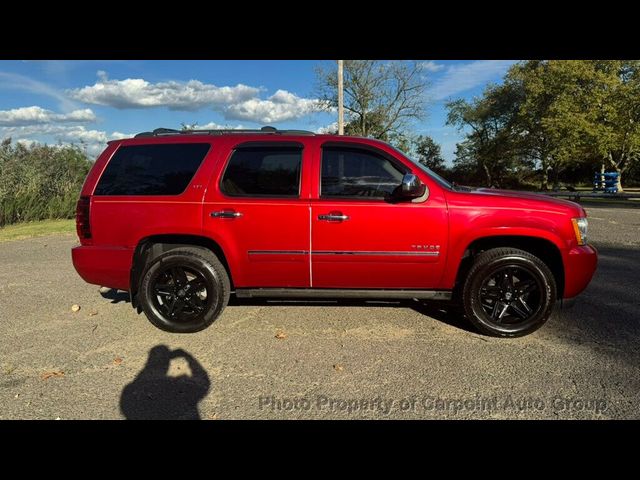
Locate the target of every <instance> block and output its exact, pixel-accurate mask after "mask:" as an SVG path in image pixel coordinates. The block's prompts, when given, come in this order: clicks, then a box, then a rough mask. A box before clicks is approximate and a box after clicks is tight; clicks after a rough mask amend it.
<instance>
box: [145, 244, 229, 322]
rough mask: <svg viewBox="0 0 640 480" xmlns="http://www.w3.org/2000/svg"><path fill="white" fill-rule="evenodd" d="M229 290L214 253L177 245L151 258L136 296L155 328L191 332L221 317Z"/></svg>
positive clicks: (222, 269) (227, 279)
mask: <svg viewBox="0 0 640 480" xmlns="http://www.w3.org/2000/svg"><path fill="white" fill-rule="evenodd" d="M180 272H182V273H180ZM230 291H231V286H230V282H229V276H228V275H227V271H226V270H225V268H224V266H223V265H222V263H221V262H220V260H218V257H216V255H215V254H213V253H212V252H211V251H210V250H207V249H205V248H200V247H179V248H176V249H173V250H169V251H168V252H166V253H164V254H162V255H160V256H158V257H156V258H155V259H153V260H152V262H151V263H150V265H149V267H148V268H147V270H146V271H145V273H144V275H143V276H142V279H141V281H140V289H139V298H140V305H141V307H142V309H143V311H144V313H145V315H146V316H147V318H148V319H149V321H150V322H151V323H152V324H153V325H155V326H156V327H158V328H160V329H162V330H165V331H167V332H173V333H194V332H199V331H200V330H204V329H205V328H207V327H208V326H209V325H211V324H212V323H213V322H214V321H215V320H216V319H217V318H218V317H219V316H220V314H221V313H222V310H224V308H225V307H226V306H227V303H228V302H229V294H230Z"/></svg>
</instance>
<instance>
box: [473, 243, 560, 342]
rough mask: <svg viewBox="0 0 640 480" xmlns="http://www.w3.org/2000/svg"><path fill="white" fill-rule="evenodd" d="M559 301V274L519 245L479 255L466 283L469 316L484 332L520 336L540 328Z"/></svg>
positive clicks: (500, 335) (503, 335)
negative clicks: (555, 276)
mask: <svg viewBox="0 0 640 480" xmlns="http://www.w3.org/2000/svg"><path fill="white" fill-rule="evenodd" d="M555 302H556V283H555V278H554V276H553V273H552V272H551V270H549V267H548V266H547V265H546V264H545V263H544V262H543V261H542V260H540V259H539V258H538V257H536V256H535V255H532V254H531V253H529V252H526V251H524V250H519V249H516V248H494V249H491V250H487V251H485V252H482V253H481V254H480V255H478V256H477V257H476V259H475V261H474V263H473V265H472V267H471V269H470V270H469V273H468V275H467V279H466V281H465V283H464V288H463V293H462V303H463V305H464V310H465V314H466V316H467V318H468V319H469V320H470V321H471V322H472V323H473V324H474V325H475V326H476V327H477V328H478V329H479V330H480V331H481V332H483V333H486V334H489V335H494V336H499V337H519V336H522V335H527V334H528V333H531V332H533V331H535V330H537V329H538V328H540V327H541V326H542V325H544V323H545V322H546V321H547V320H548V318H549V317H550V316H551V313H552V311H553V306H554V304H555Z"/></svg>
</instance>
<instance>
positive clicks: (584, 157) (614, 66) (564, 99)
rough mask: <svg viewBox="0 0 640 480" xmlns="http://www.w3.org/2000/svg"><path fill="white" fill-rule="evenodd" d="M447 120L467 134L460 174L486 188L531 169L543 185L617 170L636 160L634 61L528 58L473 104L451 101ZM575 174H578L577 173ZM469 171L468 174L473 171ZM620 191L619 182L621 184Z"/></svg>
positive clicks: (638, 119) (638, 123) (638, 125)
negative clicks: (596, 171)
mask: <svg viewBox="0 0 640 480" xmlns="http://www.w3.org/2000/svg"><path fill="white" fill-rule="evenodd" d="M448 107H449V123H450V124H453V125H456V126H458V127H459V128H460V129H461V130H463V131H465V132H466V133H467V136H466V139H465V141H464V142H462V143H461V144H460V145H458V152H457V158H456V161H455V165H456V167H458V170H459V171H464V172H465V173H466V174H473V172H474V171H475V179H476V180H480V179H481V175H482V174H484V179H482V181H483V183H485V184H486V185H490V186H502V185H503V184H504V183H505V182H507V183H509V182H510V183H513V180H514V179H518V181H522V179H524V178H526V177H527V176H528V174H529V173H531V172H535V173H536V177H537V180H538V181H539V184H540V186H541V187H542V188H543V189H546V188H548V185H549V181H550V178H549V176H550V175H551V177H552V178H551V179H552V180H553V183H554V185H558V184H559V182H560V181H562V180H563V179H564V180H565V181H569V182H571V183H574V182H576V181H585V180H586V181H587V182H588V181H589V179H588V178H587V179H585V178H582V176H583V175H585V172H588V171H591V172H593V171H594V170H595V169H599V168H598V164H602V163H604V164H605V167H606V168H607V169H609V170H614V171H617V172H619V173H620V174H622V173H623V172H625V171H627V170H630V171H631V172H632V173H633V174H635V172H636V171H637V169H636V168H635V165H636V164H637V163H638V158H639V157H640V62H638V61H612V60H606V61H603V60H569V61H567V60H548V61H542V60H531V61H526V62H520V63H517V64H515V65H514V66H512V67H511V69H510V70H509V72H508V73H507V75H506V76H505V80H504V83H503V84H502V85H500V86H491V87H489V88H487V90H486V91H485V93H484V95H483V96H482V97H481V98H479V99H476V100H474V101H473V102H470V103H468V102H464V101H462V100H458V101H454V102H450V103H449V104H448ZM577 175H580V178H578V177H577ZM472 176H473V175H472ZM620 188H621V186H620Z"/></svg>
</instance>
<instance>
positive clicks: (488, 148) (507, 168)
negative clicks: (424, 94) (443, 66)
mask: <svg viewBox="0 0 640 480" xmlns="http://www.w3.org/2000/svg"><path fill="white" fill-rule="evenodd" d="M517 105H518V104H517V102H516V101H515V98H514V95H513V92H511V91H509V89H508V87H507V86H504V85H500V86H490V87H489V88H487V90H486V91H485V93H484V96H483V97H482V98H477V99H474V100H473V101H472V102H467V101H465V100H455V101H452V102H449V103H448V104H447V108H448V109H449V114H448V116H447V124H448V125H455V126H457V127H458V129H459V130H461V131H464V130H465V129H466V130H467V136H466V139H465V140H464V141H463V142H462V143H460V144H458V146H457V150H456V160H455V161H454V165H462V164H464V166H465V169H466V170H473V169H475V170H476V171H477V172H478V173H481V174H483V175H484V178H485V183H486V185H487V186H489V187H499V186H501V184H502V183H503V182H504V179H505V177H506V176H507V175H508V174H510V173H514V171H515V170H517V169H518V166H517V161H518V160H519V159H520V158H521V156H522V154H521V141H520V138H519V137H518V136H517V135H515V134H514V122H515V112H516V109H517Z"/></svg>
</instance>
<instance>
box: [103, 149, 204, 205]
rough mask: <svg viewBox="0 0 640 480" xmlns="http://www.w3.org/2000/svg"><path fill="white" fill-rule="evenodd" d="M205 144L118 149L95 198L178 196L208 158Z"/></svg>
mask: <svg viewBox="0 0 640 480" xmlns="http://www.w3.org/2000/svg"><path fill="white" fill-rule="evenodd" d="M210 147H211V145H210V144H208V143H165V144H157V145H131V146H126V147H120V148H118V150H116V153H115V154H114V155H113V157H111V160H110V161H109V164H108V165H107V168H105V170H104V172H103V173H102V176H101V177H100V181H99V182H98V185H97V186H96V190H95V192H94V194H95V195H179V194H181V193H182V192H184V191H185V189H186V188H187V186H188V185H189V182H191V179H192V178H193V176H194V175H195V173H196V171H197V170H198V167H200V164H201V163H202V160H204V157H205V156H206V155H207V152H208V151H209V148H210Z"/></svg>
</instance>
